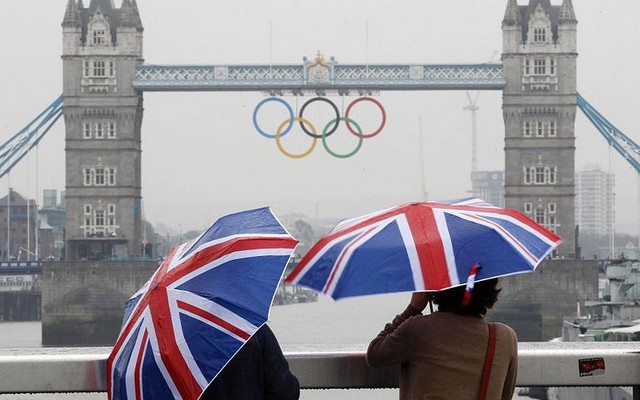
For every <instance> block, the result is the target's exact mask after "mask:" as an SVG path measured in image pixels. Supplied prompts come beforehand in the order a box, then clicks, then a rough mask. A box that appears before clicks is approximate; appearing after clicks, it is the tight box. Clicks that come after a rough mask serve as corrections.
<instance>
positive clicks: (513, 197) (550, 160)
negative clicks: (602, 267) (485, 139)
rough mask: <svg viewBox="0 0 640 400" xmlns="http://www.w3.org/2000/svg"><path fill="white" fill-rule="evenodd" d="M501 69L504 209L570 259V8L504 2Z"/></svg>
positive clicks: (537, 1)
mask: <svg viewBox="0 0 640 400" xmlns="http://www.w3.org/2000/svg"><path fill="white" fill-rule="evenodd" d="M502 31H503V54H502V62H503V68H504V75H505V78H506V86H505V89H504V91H503V118H504V123H505V147H504V150H505V206H506V207H508V208H514V209H517V210H520V211H522V212H524V213H525V214H527V215H528V216H530V217H531V218H532V219H533V220H535V221H536V222H538V223H540V224H542V225H544V226H546V227H547V228H548V229H550V230H552V231H554V232H556V233H557V234H559V235H560V236H561V237H562V238H563V244H562V245H561V246H560V247H559V248H558V250H557V252H556V255H557V256H559V257H568V258H571V257H574V256H575V211H574V200H575V183H574V178H575V134H574V121H575V116H576V93H577V92H576V61H577V55H578V54H577V46H576V36H577V32H576V31H577V20H576V17H575V13H574V8H573V4H572V2H571V0H563V1H562V4H561V5H560V6H552V5H551V2H550V0H530V1H529V4H528V5H522V6H520V5H518V3H517V1H516V0H509V1H508V4H507V9H506V12H505V16H504V19H503V21H502Z"/></svg>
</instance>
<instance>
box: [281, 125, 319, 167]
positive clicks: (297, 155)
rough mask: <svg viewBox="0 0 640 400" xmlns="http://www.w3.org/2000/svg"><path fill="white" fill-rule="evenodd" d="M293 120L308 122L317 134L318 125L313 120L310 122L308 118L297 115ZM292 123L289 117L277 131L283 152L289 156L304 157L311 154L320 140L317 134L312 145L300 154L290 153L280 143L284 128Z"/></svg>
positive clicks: (312, 130)
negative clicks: (314, 124)
mask: <svg viewBox="0 0 640 400" xmlns="http://www.w3.org/2000/svg"><path fill="white" fill-rule="evenodd" d="M293 120H294V121H295V122H300V123H302V124H306V125H307V126H308V127H309V129H311V132H312V133H313V134H316V127H315V126H313V124H312V123H311V122H309V121H308V120H306V119H304V118H302V117H295V118H294V119H293ZM290 123H291V118H287V119H285V120H284V121H282V123H281V124H280V126H279V127H278V130H277V131H276V144H277V145H278V149H280V151H281V152H282V154H284V155H285V156H287V157H289V158H304V157H306V156H308V155H309V154H311V152H312V151H313V149H315V148H316V144H317V142H318V138H316V137H315V136H314V137H313V141H312V142H311V147H309V149H308V150H307V151H305V152H304V153H300V154H293V153H289V152H288V151H286V150H285V149H284V147H282V144H281V143H280V136H281V135H280V134H281V133H282V130H283V129H284V127H285V126H287V125H288V124H290Z"/></svg>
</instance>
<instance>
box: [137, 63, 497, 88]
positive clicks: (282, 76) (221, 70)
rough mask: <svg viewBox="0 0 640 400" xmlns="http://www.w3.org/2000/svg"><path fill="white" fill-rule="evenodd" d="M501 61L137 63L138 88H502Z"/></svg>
mask: <svg viewBox="0 0 640 400" xmlns="http://www.w3.org/2000/svg"><path fill="white" fill-rule="evenodd" d="M504 86H505V77H504V73H503V70H502V64H500V63H495V64H463V65H453V64H443V65H363V64H358V65H346V64H345V65H342V64H338V63H337V62H335V61H334V60H332V61H331V62H328V63H325V62H323V61H322V60H321V61H318V60H317V59H316V62H311V63H310V62H307V61H306V60H305V63H304V64H302V65H228V66H224V65H210V66H196V65H140V66H138V67H137V68H136V76H135V79H134V81H133V87H134V88H135V89H136V90H139V91H162V92H170V91H263V92H271V93H282V92H285V91H291V92H293V93H294V94H295V93H297V92H304V91H315V92H324V91H337V92H338V93H339V94H341V93H342V94H346V93H348V92H349V91H355V92H358V91H360V92H372V91H382V90H385V91H390V90H502V89H503V87H504Z"/></svg>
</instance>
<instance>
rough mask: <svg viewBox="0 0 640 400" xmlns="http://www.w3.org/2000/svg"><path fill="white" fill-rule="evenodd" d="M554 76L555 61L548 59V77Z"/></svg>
mask: <svg viewBox="0 0 640 400" xmlns="http://www.w3.org/2000/svg"><path fill="white" fill-rule="evenodd" d="M555 74H556V59H555V58H550V59H549V75H555Z"/></svg>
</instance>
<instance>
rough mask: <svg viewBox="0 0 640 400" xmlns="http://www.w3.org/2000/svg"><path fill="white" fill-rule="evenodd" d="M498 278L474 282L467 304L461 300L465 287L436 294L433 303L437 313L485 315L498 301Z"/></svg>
mask: <svg viewBox="0 0 640 400" xmlns="http://www.w3.org/2000/svg"><path fill="white" fill-rule="evenodd" d="M497 285H498V278H494V279H488V280H486V281H480V282H475V285H474V286H473V291H472V292H471V300H470V301H469V304H467V305H463V304H462V298H463V297H464V292H465V290H466V287H465V286H458V287H454V288H451V289H447V290H442V291H439V292H436V293H435V294H434V296H433V301H434V302H435V303H436V304H437V305H438V311H443V312H452V313H455V314H461V315H485V314H486V313H487V310H488V309H490V308H492V307H493V305H494V304H495V303H496V301H497V300H498V294H499V293H500V290H502V289H498V288H497V287H496V286H497Z"/></svg>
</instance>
